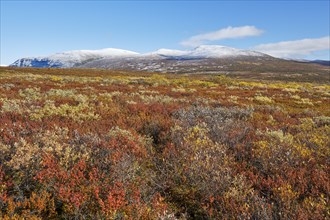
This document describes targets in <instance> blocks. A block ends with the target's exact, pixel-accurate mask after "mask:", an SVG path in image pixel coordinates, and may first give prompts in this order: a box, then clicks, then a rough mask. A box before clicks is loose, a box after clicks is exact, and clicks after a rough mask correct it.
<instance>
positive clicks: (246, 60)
mask: <svg viewBox="0 0 330 220" xmlns="http://www.w3.org/2000/svg"><path fill="white" fill-rule="evenodd" d="M313 62H314V63H315V64H313V67H307V65H312V64H310V62H309V61H304V62H301V61H294V60H284V59H279V58H275V57H272V56H270V55H267V54H265V53H261V52H257V51H252V50H241V49H236V48H231V47H226V46H219V45H201V46H198V47H196V48H194V49H192V50H170V49H159V50H156V51H153V52H149V53H143V54H141V53H137V52H133V51H129V50H122V49H115V48H107V49H101V50H74V51H67V52H62V53H56V54H53V55H50V56H45V57H31V58H21V59H19V60H16V61H15V62H14V63H13V64H11V65H10V66H13V67H38V68H102V69H124V70H138V71H151V72H169V73H199V72H203V73H205V72H208V73H221V72H222V73H224V72H233V71H259V72H265V71H266V72H269V71H270V72H279V71H284V72H290V71H302V72H305V71H312V70H315V68H316V69H318V68H320V69H321V70H322V71H323V70H324V69H322V68H321V67H318V66H320V65H317V64H322V65H324V66H328V65H327V64H328V63H329V62H327V61H313Z"/></svg>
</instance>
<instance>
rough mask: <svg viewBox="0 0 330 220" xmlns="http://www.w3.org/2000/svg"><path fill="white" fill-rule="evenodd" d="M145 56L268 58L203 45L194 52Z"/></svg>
mask: <svg viewBox="0 0 330 220" xmlns="http://www.w3.org/2000/svg"><path fill="white" fill-rule="evenodd" d="M144 56H162V57H167V58H178V59H180V58H181V59H185V58H186V59H192V58H195V59H196V58H200V59H205V58H228V57H239V56H254V57H262V56H267V55H266V54H264V53H260V52H256V51H251V50H240V49H236V48H232V47H226V46H219V45H201V46H198V47H196V48H195V49H193V50H170V49H159V50H156V51H154V52H151V53H146V54H144Z"/></svg>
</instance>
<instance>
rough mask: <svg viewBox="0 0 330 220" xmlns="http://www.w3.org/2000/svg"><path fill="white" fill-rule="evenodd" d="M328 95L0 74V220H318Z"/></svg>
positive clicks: (178, 80)
mask: <svg viewBox="0 0 330 220" xmlns="http://www.w3.org/2000/svg"><path fill="white" fill-rule="evenodd" d="M329 101H330V86H329V82H324V84H320V83H316V82H293V81H292V82H287V81H285V82H284V81H273V80H272V81H271V80H264V81H262V80H259V81H256V80H254V81H250V80H248V79H242V78H240V79H237V78H231V77H226V76H221V75H219V76H217V75H203V74H198V75H175V74H167V75H166V74H153V73H143V72H129V71H107V70H84V69H80V70H76V69H70V70H64V69H19V68H1V69H0V152H1V153H0V218H1V219H329V218H330V205H329V192H330V181H329V173H330V166H329V162H330V161H329V158H330V147H329V146H330V138H329V136H330V108H329Z"/></svg>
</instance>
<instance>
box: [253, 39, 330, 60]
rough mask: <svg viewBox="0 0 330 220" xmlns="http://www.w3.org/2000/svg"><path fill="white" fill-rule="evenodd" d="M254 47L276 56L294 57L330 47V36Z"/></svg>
mask: <svg viewBox="0 0 330 220" xmlns="http://www.w3.org/2000/svg"><path fill="white" fill-rule="evenodd" d="M252 49H254V50H256V51H260V52H263V53H267V54H269V55H271V56H274V57H281V58H293V57H302V56H306V55H310V54H312V53H314V52H317V51H322V50H329V49H330V36H326V37H321V38H309V39H301V40H294V41H281V42H277V43H268V44H260V45H257V46H255V47H253V48H252Z"/></svg>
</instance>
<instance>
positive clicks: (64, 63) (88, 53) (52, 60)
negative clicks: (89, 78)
mask: <svg viewBox="0 0 330 220" xmlns="http://www.w3.org/2000/svg"><path fill="white" fill-rule="evenodd" d="M137 55H139V53H136V52H133V51H128V50H122V49H115V48H106V49H101V50H73V51H67V52H63V53H56V54H53V55H50V56H46V57H35V58H22V59H19V60H17V61H15V62H14V63H13V64H11V65H10V66H17V67H62V68H69V67H74V66H77V65H80V64H83V63H86V62H88V61H92V60H97V59H102V58H123V57H133V56H137Z"/></svg>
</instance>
